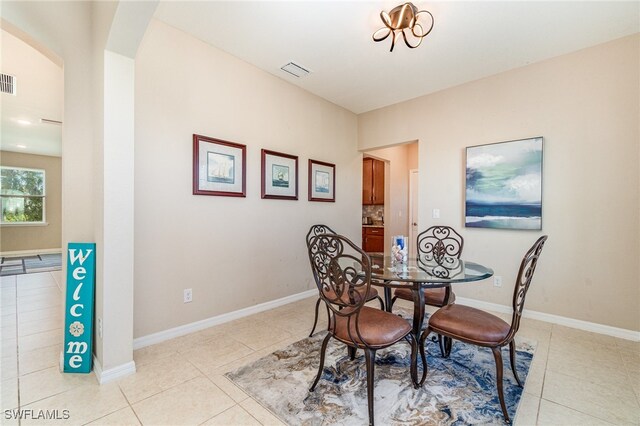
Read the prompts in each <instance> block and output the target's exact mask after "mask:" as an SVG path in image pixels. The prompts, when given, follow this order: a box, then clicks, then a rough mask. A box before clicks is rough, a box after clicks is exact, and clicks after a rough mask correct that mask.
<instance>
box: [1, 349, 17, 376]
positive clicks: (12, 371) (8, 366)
mask: <svg viewBox="0 0 640 426" xmlns="http://www.w3.org/2000/svg"><path fill="white" fill-rule="evenodd" d="M14 377H18V357H17V355H15V354H14V355H11V354H9V355H8V356H3V357H2V359H1V360H0V380H6V379H13V378H14Z"/></svg>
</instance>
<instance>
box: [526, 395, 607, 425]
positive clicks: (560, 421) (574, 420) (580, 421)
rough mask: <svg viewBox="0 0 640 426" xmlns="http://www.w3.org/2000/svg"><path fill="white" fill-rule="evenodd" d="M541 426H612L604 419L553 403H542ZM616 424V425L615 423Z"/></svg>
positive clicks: (539, 417) (539, 418)
mask: <svg viewBox="0 0 640 426" xmlns="http://www.w3.org/2000/svg"><path fill="white" fill-rule="evenodd" d="M538 424H539V425H585V426H590V425H610V424H612V423H608V422H605V421H604V420H602V419H599V418H596V417H593V416H590V415H588V414H584V413H581V412H579V411H576V410H572V409H571V408H568V407H564V406H562V405H558V404H555V403H553V402H551V401H547V400H544V399H543V400H542V401H540V410H539V412H538ZM614 424H615V423H614Z"/></svg>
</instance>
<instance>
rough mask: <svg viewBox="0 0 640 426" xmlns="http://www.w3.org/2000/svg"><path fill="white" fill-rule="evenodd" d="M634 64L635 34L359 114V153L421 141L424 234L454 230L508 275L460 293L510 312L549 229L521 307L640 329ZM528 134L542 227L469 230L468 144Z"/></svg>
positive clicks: (638, 53)
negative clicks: (539, 166)
mask: <svg viewBox="0 0 640 426" xmlns="http://www.w3.org/2000/svg"><path fill="white" fill-rule="evenodd" d="M639 64H640V36H639V35H637V34H636V35H634V36H630V37H625V38H622V39H619V40H615V41H612V42H609V43H606V44H602V45H599V46H595V47H592V48H588V49H584V50H581V51H578V52H575V53H571V54H568V55H563V56H560V57H557V58H553V59H550V60H547V61H543V62H540V63H536V64H533V65H529V66H526V67H522V68H518V69H515V70H512V71H508V72H505V73H502V74H498V75H495V76H491V77H488V78H485V79H482V80H478V81H474V82H471V83H467V84H464V85H461V86H458V87H454V88H451V89H446V90H443V91H441V92H438V93H434V94H431V95H427V96H423V97H420V98H416V99H413V100H410V101H407V102H403V103H399V104H396V105H393V106H390V107H387V108H383V109H379V110H375V111H371V112H369V113H365V114H361V115H360V116H358V128H359V132H358V140H359V149H360V150H370V149H374V148H376V147H382V146H386V145H390V144H393V143H398V142H402V141H406V140H412V139H418V140H419V143H420V149H419V156H420V201H419V203H420V221H419V228H420V229H426V228H427V227H428V226H431V225H434V224H447V225H451V226H454V227H456V228H457V229H459V230H461V231H462V234H463V235H464V238H465V253H464V257H465V258H467V259H470V260H474V261H477V262H480V263H483V264H486V265H489V266H491V267H492V268H493V269H494V270H495V273H496V275H501V276H503V278H504V283H505V284H504V286H503V287H502V288H496V287H493V285H492V280H487V281H484V282H482V283H474V284H460V285H456V287H455V288H454V291H455V292H456V294H458V295H459V296H464V297H468V298H473V299H477V300H481V301H487V302H493V303H499V304H502V305H510V304H511V297H512V293H513V282H514V280H515V276H516V274H517V270H518V266H519V262H520V260H521V259H522V256H523V254H524V253H525V251H526V250H527V249H528V248H529V247H530V246H531V244H533V242H534V241H535V240H536V238H538V237H539V236H540V235H542V234H549V241H548V243H547V245H546V246H545V250H544V252H543V254H542V257H541V260H540V264H539V267H538V269H537V271H536V277H535V278H534V281H533V286H532V288H531V291H530V292H529V295H528V297H527V306H526V307H527V308H528V309H531V310H535V311H540V312H545V313H550V314H554V315H560V316H564V317H569V318H574V319H579V320H584V321H589V322H594V323H598V324H604V325H609V326H613V327H620V328H624V329H629V330H636V331H638V330H640V285H639V278H638V277H640V262H639V261H638V259H640V185H639V182H640V166H639V163H640V162H639V158H640V153H639V145H640V142H639V141H640V126H639V116H640V105H639V104H640V101H639V100H640V87H639V86H640V72H639ZM533 136H543V137H544V171H543V207H542V208H543V219H542V220H543V230H542V232H532V231H508V230H489V229H466V228H464V185H465V177H464V175H465V147H467V146H471V145H479V144H486V143H492V142H501V141H508V140H514V139H522V138H528V137H533ZM433 208H439V209H440V210H441V218H440V219H436V220H434V219H431V215H430V214H429V213H430V212H431V210H432V209H433Z"/></svg>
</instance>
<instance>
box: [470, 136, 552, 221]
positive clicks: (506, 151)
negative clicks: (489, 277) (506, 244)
mask: <svg viewBox="0 0 640 426" xmlns="http://www.w3.org/2000/svg"><path fill="white" fill-rule="evenodd" d="M542 142H543V141H542V137H537V138H530V139H520V140H515V141H509V142H499V143H493V144H489V145H478V146H471V147H468V148H467V169H466V191H465V227H467V228H493V229H533V230H540V229H542V145H543V143H542Z"/></svg>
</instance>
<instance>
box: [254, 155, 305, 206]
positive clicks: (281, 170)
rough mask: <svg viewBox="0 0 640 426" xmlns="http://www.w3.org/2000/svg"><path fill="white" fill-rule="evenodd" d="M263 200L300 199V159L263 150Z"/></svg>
mask: <svg viewBox="0 0 640 426" xmlns="http://www.w3.org/2000/svg"><path fill="white" fill-rule="evenodd" d="M261 163H262V198H275V199H278V200H297V199H298V157H297V156H295V155H289V154H283V153H281V152H275V151H269V150H266V149H263V150H262V161H261Z"/></svg>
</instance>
